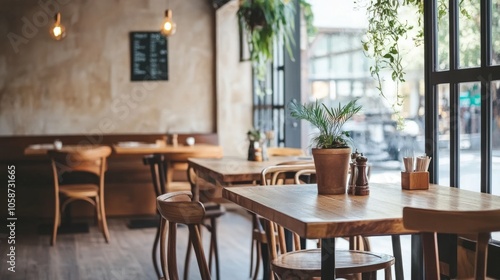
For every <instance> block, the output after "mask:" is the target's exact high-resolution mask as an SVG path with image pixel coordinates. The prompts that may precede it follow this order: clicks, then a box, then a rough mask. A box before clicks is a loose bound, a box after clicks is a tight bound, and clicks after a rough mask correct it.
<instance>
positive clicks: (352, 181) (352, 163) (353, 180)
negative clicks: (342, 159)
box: [347, 149, 363, 194]
mask: <svg viewBox="0 0 500 280" xmlns="http://www.w3.org/2000/svg"><path fill="white" fill-rule="evenodd" d="M361 155H363V154H360V153H358V150H357V149H356V151H355V152H354V153H352V154H351V161H350V162H349V165H350V168H351V169H350V171H351V177H350V178H349V189H348V192H347V193H348V194H354V189H355V188H356V179H357V170H356V158H357V157H359V156H361Z"/></svg>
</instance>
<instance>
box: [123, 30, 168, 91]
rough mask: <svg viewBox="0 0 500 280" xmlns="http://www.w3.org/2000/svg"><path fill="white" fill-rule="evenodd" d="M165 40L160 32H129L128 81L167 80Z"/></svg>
mask: <svg viewBox="0 0 500 280" xmlns="http://www.w3.org/2000/svg"><path fill="white" fill-rule="evenodd" d="M167 53H168V52H167V38H165V37H164V36H162V35H161V34H160V32H130V56H131V59H130V61H131V63H130V79H131V80H132V81H160V80H168V56H167Z"/></svg>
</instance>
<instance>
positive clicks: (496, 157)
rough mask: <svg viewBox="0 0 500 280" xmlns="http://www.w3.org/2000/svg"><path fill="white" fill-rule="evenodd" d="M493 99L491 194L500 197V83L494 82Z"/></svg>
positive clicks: (492, 86) (492, 87) (492, 88)
mask: <svg viewBox="0 0 500 280" xmlns="http://www.w3.org/2000/svg"><path fill="white" fill-rule="evenodd" d="M491 97H492V101H493V120H492V122H491V123H492V126H493V127H492V135H493V137H492V138H493V143H492V147H493V149H492V156H493V158H492V161H491V162H492V172H493V176H492V184H491V188H492V189H491V192H492V193H493V194H496V195H500V176H498V174H500V81H493V82H492V85H491Z"/></svg>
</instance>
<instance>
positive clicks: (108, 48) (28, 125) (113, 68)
mask: <svg viewBox="0 0 500 280" xmlns="http://www.w3.org/2000/svg"><path fill="white" fill-rule="evenodd" d="M234 2H236V1H234ZM40 3H42V4H43V3H49V4H50V5H40ZM167 3H168V4H169V8H171V9H172V10H173V13H174V14H173V17H174V20H175V21H176V22H177V33H176V34H175V35H174V36H172V37H170V38H169V41H168V47H169V55H168V62H169V81H160V82H131V81H130V50H129V32H130V31H155V30H158V29H159V26H160V24H161V21H162V17H163V14H164V11H165V9H166V8H167V6H166V5H167ZM54 5H55V6H58V7H59V9H55V8H54ZM55 10H60V11H61V13H62V22H63V24H64V25H65V26H66V31H67V36H66V38H65V39H64V40H62V41H60V42H57V41H54V40H52V39H51V38H50V37H49V34H48V29H49V26H50V24H52V22H53V16H54V14H55ZM214 16H215V14H214V12H213V8H212V6H211V4H210V1H207V0H170V1H164V0H102V1H97V0H58V1H56V0H40V1H30V0H4V1H1V2H0V38H1V39H0V135H44V134H85V133H96V132H101V133H148V132H166V131H169V132H213V131H215V125H216V122H217V121H218V122H217V124H218V125H219V127H221V126H223V125H224V120H223V118H222V119H221V118H218V119H216V112H215V110H216V105H215V102H216V100H215V98H216V96H217V98H220V99H221V101H222V102H224V105H217V109H218V110H221V111H222V114H225V115H226V116H227V115H228V114H230V113H229V111H230V109H229V108H226V107H225V106H230V105H231V102H232V101H233V100H231V99H232V98H233V97H232V96H224V95H225V94H231V95H232V93H233V92H242V91H243V90H242V89H241V88H240V87H241V86H242V85H241V84H240V83H238V82H237V81H235V79H236V78H237V77H239V75H238V73H234V74H233V75H232V76H231V79H232V80H231V81H235V87H236V89H231V81H228V82H226V80H225V79H224V78H219V79H218V82H221V83H223V84H222V85H221V87H222V88H221V90H222V93H219V94H217V95H216V92H215V90H216V89H215V81H216V76H215V75H216V74H215V69H216V67H215V63H216V62H215V56H214V54H215V46H214V40H215V33H216V32H215V26H214V21H215V19H214ZM219 26H220V25H219ZM235 28H236V27H235ZM9 34H10V35H9ZM235 34H237V33H233V34H232V35H230V36H233V38H231V40H233V41H235V42H232V44H233V43H237V42H238V41H237V37H234V35H235ZM228 36H229V35H228ZM225 40H229V38H225ZM223 51H224V49H221V50H220V52H223ZM234 53H235V54H237V49H236V50H234ZM227 60H228V61H226V62H224V63H228V64H230V65H231V66H233V65H236V63H237V57H233V58H227ZM229 60H230V61H229ZM217 69H218V70H220V71H222V72H224V71H226V72H228V70H222V69H221V68H220V67H217ZM231 71H232V70H231ZM248 73H249V72H248ZM248 73H245V75H247V74H248ZM221 75H224V73H221ZM247 77H249V76H247ZM236 80H237V79H236ZM234 101H235V102H240V100H234ZM249 113H250V112H247V114H249ZM237 114H238V116H237V119H236V120H238V119H241V118H244V117H243V116H241V114H243V113H240V112H238V113H237ZM246 118H250V116H248V117H246Z"/></svg>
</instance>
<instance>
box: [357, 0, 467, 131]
mask: <svg viewBox="0 0 500 280" xmlns="http://www.w3.org/2000/svg"><path fill="white" fill-rule="evenodd" d="M464 1H465V0H460V2H459V7H460V8H459V9H460V13H461V14H462V15H464V16H465V17H467V18H470V15H469V13H468V12H467V10H466V9H465V8H464V5H463V3H464ZM356 2H359V1H357V0H356ZM423 5H424V0H403V1H402V2H400V1H399V0H368V5H367V6H366V7H367V17H368V29H367V32H366V38H365V39H364V40H363V41H362V45H363V49H364V51H365V54H366V55H367V56H369V57H371V58H373V59H374V64H373V65H372V66H371V67H370V74H371V76H372V77H374V78H375V80H376V82H377V86H376V88H377V90H378V91H379V93H380V95H381V96H382V97H383V98H384V99H386V100H388V98H387V96H386V95H385V94H384V91H383V88H382V82H383V78H382V76H381V72H382V71H385V70H388V71H390V72H391V79H392V80H393V81H394V82H395V84H396V100H395V102H394V103H393V104H391V107H392V110H393V112H394V115H395V116H396V121H397V127H398V129H402V128H403V125H404V118H403V117H402V116H401V107H402V105H403V102H404V98H405V96H404V95H402V94H400V93H399V86H400V83H404V82H405V74H406V73H405V71H404V66H403V64H402V61H403V60H402V58H403V55H404V53H403V52H402V50H401V48H400V40H402V39H406V38H407V37H408V34H409V31H410V30H412V29H414V28H415V26H413V25H411V24H410V23H408V22H407V21H403V20H401V19H400V18H399V12H400V8H401V6H414V7H416V8H417V11H418V13H419V18H418V21H417V28H418V30H417V33H416V34H417V35H416V36H415V37H414V38H412V39H413V41H414V44H415V46H419V45H421V44H422V43H423V37H424V33H423V22H422V21H423V8H424V6H423ZM447 13H448V1H446V0H438V3H437V19H438V21H439V20H442V19H443V18H444V17H445V16H446V15H447ZM388 101H389V100H388Z"/></svg>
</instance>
